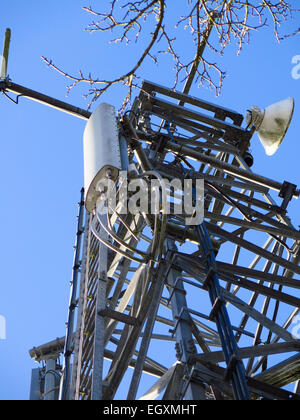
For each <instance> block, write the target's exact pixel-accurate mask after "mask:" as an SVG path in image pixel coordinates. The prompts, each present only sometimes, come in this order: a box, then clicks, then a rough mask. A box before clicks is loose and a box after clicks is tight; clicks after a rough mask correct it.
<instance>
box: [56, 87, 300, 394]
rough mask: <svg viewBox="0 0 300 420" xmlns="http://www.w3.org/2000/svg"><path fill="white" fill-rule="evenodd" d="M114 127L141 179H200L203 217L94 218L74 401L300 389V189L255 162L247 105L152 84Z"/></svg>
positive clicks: (86, 245) (86, 251)
mask: <svg viewBox="0 0 300 420" xmlns="http://www.w3.org/2000/svg"><path fill="white" fill-rule="evenodd" d="M183 105H185V106H183ZM118 124H119V132H120V137H122V138H124V139H125V140H126V145H127V152H128V163H129V164H131V168H132V165H133V164H134V167H135V169H136V173H135V176H137V177H140V178H141V177H144V178H145V179H147V181H148V182H149V180H150V179H151V178H153V177H154V178H155V177H156V178H158V177H161V178H164V179H168V180H172V179H175V178H176V179H181V180H182V181H184V179H186V178H187V176H189V177H190V178H193V179H203V180H204V191H205V194H204V207H205V217H204V222H203V223H202V224H201V225H200V226H189V225H187V224H186V223H185V216H186V215H184V214H183V215H182V214H181V215H178V214H170V215H167V216H166V215H164V213H163V212H159V213H157V214H156V215H151V213H150V212H149V213H143V214H141V213H140V214H135V215H133V214H130V213H128V214H127V215H125V216H123V215H122V216H121V215H120V214H119V213H118V212H117V211H116V212H115V213H114V214H113V215H111V216H109V217H108V218H107V217H106V216H105V215H104V216H101V219H96V215H92V214H88V213H87V214H86V220H85V226H82V227H81V228H79V229H80V233H82V232H83V230H84V238H83V247H82V251H80V249H81V248H80V247H77V251H78V252H79V253H81V260H82V261H81V269H80V272H81V275H80V287H79V288H78V289H79V290H78V296H77V298H76V296H75V301H74V302H76V303H75V305H74V302H73V303H72V299H71V304H70V311H72V313H73V312H74V310H75V306H76V304H78V317H77V327H76V328H75V329H74V331H73V326H72V328H71V330H70V325H72V323H71V324H69V329H68V334H67V337H72V345H70V346H69V347H70V348H68V346H67V345H66V344H65V352H64V353H65V366H69V363H70V360H69V359H70V357H71V354H72V352H73V359H72V372H70V373H68V374H66V369H64V374H63V379H62V384H63V385H62V388H64V389H65V390H67V391H68V392H67V394H68V398H69V399H76V400H77V399H79V400H100V399H106V400H112V399H114V398H120V395H121V397H122V399H124V398H127V399H129V400H134V399H137V398H142V399H153V398H156V397H158V396H160V398H163V399H167V400H182V399H191V400H204V399H217V400H219V399H249V398H252V399H257V398H266V399H300V397H299V395H298V392H297V389H296V390H295V393H293V392H291V391H287V390H286V389H284V387H285V386H286V385H288V384H291V383H293V382H296V381H298V380H299V379H300V356H299V349H300V344H299V343H300V342H299V340H297V339H295V338H294V337H293V336H292V334H291V332H290V331H289V329H290V326H291V324H292V322H293V320H294V319H295V317H296V316H297V314H298V313H299V310H300V296H299V288H300V281H299V279H297V278H295V275H299V274H300V267H299V255H300V254H299V244H300V242H299V241H300V233H299V231H298V230H297V229H295V228H294V227H293V225H292V224H291V221H290V219H289V217H288V216H287V206H288V203H289V201H290V200H291V199H292V198H293V197H297V196H299V190H297V188H296V186H295V185H293V184H290V183H288V182H286V181H285V182H283V183H281V182H277V181H274V180H272V179H269V178H266V177H264V176H261V175H258V174H255V173H253V172H252V171H251V169H250V168H249V167H248V165H247V163H246V156H247V155H246V153H247V151H248V148H249V144H250V140H251V137H252V135H253V130H249V129H247V128H243V127H242V124H243V116H242V115H240V114H239V113H238V112H235V111H232V110H229V109H225V108H222V107H219V106H216V105H213V104H210V103H207V102H205V101H201V100H199V99H197V98H194V97H191V96H187V95H185V94H182V93H179V92H174V91H172V90H169V89H167V88H164V87H162V86H158V85H156V84H154V83H150V82H146V81H145V82H144V84H143V89H142V91H141V94H140V96H139V97H138V98H136V100H135V102H134V105H133V108H132V110H131V111H130V112H129V113H127V114H126V115H125V116H124V117H123V118H122V119H120V120H119V121H118ZM119 182H121V181H120V180H118V181H117V184H118V185H119ZM273 191H275V192H276V194H279V196H280V197H281V198H282V200H281V201H282V202H280V203H279V204H277V203H276V202H275V200H274V199H273V198H272V193H273ZM170 195H171V192H170ZM175 195H176V192H175ZM176 197H177V200H178V199H179V200H180V197H181V199H182V195H180V194H177V196H176ZM173 198H174V197H173ZM173 205H174V200H173ZM82 209H83V203H81V210H82ZM82 217H83V216H81V218H82ZM81 220H82V219H81ZM80 223H81V222H80ZM80 223H79V224H80ZM141 256H143V258H142V257H141ZM74 267H75V270H76V269H78V268H79V267H78V265H76V264H75V266H74ZM73 294H74V292H73ZM75 295H76V292H75ZM73 332H74V334H73ZM174 346H175V350H176V351H175V352H174ZM290 352H292V353H293V354H292V357H290V355H289V354H288V353H290ZM148 378H150V379H148ZM147 388H149V390H148V391H145V390H146V389H147ZM65 397H66V394H65Z"/></svg>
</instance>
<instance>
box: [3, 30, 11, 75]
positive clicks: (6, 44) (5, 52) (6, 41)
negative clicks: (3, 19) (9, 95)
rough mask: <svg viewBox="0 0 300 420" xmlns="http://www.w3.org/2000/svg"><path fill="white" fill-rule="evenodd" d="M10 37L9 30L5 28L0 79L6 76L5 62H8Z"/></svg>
mask: <svg viewBox="0 0 300 420" xmlns="http://www.w3.org/2000/svg"><path fill="white" fill-rule="evenodd" d="M10 37H11V30H10V29H9V28H7V29H6V31H5V38H4V47H3V54H2V63H1V73H0V79H5V78H6V75H7V62H8V54H9V44H10Z"/></svg>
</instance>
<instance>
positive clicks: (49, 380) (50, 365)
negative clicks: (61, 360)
mask: <svg viewBox="0 0 300 420" xmlns="http://www.w3.org/2000/svg"><path fill="white" fill-rule="evenodd" d="M57 382H58V381H57V371H56V359H48V360H47V362H46V373H45V388H44V400H45V401H49V400H51V401H53V400H55V399H56V398H55V397H56V395H55V394H56V393H57V391H58V387H57V385H56V384H57Z"/></svg>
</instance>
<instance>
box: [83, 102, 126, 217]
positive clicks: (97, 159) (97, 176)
mask: <svg viewBox="0 0 300 420" xmlns="http://www.w3.org/2000/svg"><path fill="white" fill-rule="evenodd" d="M83 151H84V153H83V155H84V188H85V194H86V196H85V205H86V208H87V210H88V211H89V212H91V213H92V212H93V210H94V209H95V208H96V202H97V199H98V198H99V196H100V192H99V188H98V185H99V182H100V181H101V180H103V179H106V178H110V179H112V180H113V181H115V180H116V178H117V177H118V175H119V171H120V170H121V168H122V165H121V155H120V143H119V131H118V126H117V119H116V115H115V108H114V107H113V106H112V105H108V104H104V103H102V104H100V105H99V106H98V108H96V110H95V111H94V112H93V113H92V115H91V117H90V118H89V120H88V123H87V125H86V128H85V131H84V136H83Z"/></svg>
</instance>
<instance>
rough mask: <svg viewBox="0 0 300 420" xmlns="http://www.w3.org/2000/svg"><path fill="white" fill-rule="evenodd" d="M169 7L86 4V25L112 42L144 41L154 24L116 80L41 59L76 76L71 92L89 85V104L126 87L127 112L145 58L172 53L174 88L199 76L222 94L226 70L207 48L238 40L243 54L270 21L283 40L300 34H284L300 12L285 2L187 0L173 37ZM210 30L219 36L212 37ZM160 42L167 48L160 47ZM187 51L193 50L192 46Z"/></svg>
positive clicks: (164, 1) (141, 0) (143, 2)
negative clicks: (186, 44) (184, 40)
mask: <svg viewBox="0 0 300 420" xmlns="http://www.w3.org/2000/svg"><path fill="white" fill-rule="evenodd" d="M106 3H108V2H106ZM168 6H169V7H172V0H152V1H151V0H132V1H128V0H112V1H111V2H110V7H109V8H108V10H107V11H105V10H104V9H105V6H101V9H102V10H101V11H100V12H97V11H95V10H94V9H92V7H90V6H89V7H84V10H85V11H86V12H87V13H89V14H90V15H91V16H93V18H94V20H92V22H91V23H90V24H89V25H88V27H87V28H86V29H87V30H88V31H89V32H100V33H106V32H109V33H111V34H112V39H111V42H119V43H123V42H125V43H126V44H129V43H130V42H131V41H132V39H134V41H135V42H136V43H138V42H140V43H143V44H144V42H145V41H144V39H145V38H146V36H145V34H143V36H141V34H142V32H143V31H147V30H148V31H149V27H150V41H149V42H148V44H146V46H145V45H143V47H142V50H143V51H142V53H141V55H140V57H139V59H138V60H137V62H136V63H135V65H133V66H132V67H131V69H130V70H129V71H127V72H126V73H125V74H123V75H120V76H118V77H116V78H115V79H112V80H107V79H104V78H103V79H100V78H95V77H92V75H91V74H89V75H88V76H85V75H84V74H83V73H82V71H79V76H77V77H76V76H73V75H70V74H69V73H67V72H65V71H63V70H61V69H60V68H59V67H57V66H56V65H54V64H53V62H52V60H48V59H46V58H45V57H42V59H43V60H44V61H45V62H46V63H47V64H48V65H49V66H50V67H51V68H53V69H54V70H56V71H58V72H59V73H60V74H62V75H63V76H65V77H66V78H68V79H70V80H71V82H72V83H71V84H70V85H69V86H68V87H67V89H68V93H69V92H70V90H71V89H72V88H74V87H75V86H77V85H78V84H79V83H87V84H89V86H90V88H89V90H88V92H87V94H86V97H90V98H91V99H90V103H89V107H90V106H91V105H92V103H94V102H95V101H96V100H97V99H98V98H99V97H100V96H101V95H102V94H103V93H105V92H106V91H107V90H108V89H109V88H110V87H112V86H113V85H116V84H119V83H122V84H124V85H125V86H127V96H126V98H125V100H124V102H123V106H122V110H125V108H126V106H127V105H128V104H130V100H131V97H132V92H133V89H134V88H138V87H140V85H139V79H140V74H141V71H142V67H143V64H144V62H145V60H146V58H150V59H151V60H153V61H154V62H155V63H159V57H158V56H159V55H160V54H166V55H169V56H170V57H172V59H173V60H174V62H175V65H174V68H173V70H174V73H175V77H174V88H175V87H176V86H177V84H178V83H179V82H183V81H185V82H186V85H185V91H188V90H189V89H190V87H191V82H192V81H193V80H196V81H197V82H198V83H199V84H201V85H204V86H208V87H210V88H213V89H215V91H216V94H219V93H220V89H221V87H222V84H223V80H224V77H225V73H224V71H223V70H222V69H221V68H220V67H219V65H218V64H216V63H213V62H210V61H208V59H207V58H206V53H204V48H205V47H206V48H207V49H208V50H210V51H211V52H212V53H214V54H217V55H222V54H223V52H224V49H225V48H226V47H227V46H228V45H229V44H231V43H232V42H235V43H236V45H237V53H238V54H239V53H240V51H241V49H242V47H243V45H244V44H247V43H249V41H250V35H251V32H253V31H258V30H260V29H261V28H264V27H269V26H270V25H271V26H272V28H273V33H274V36H275V38H276V40H277V41H278V42H279V41H281V40H282V39H285V38H287V37H290V36H294V35H296V34H298V33H299V32H300V29H299V28H298V29H297V30H294V31H293V32H292V33H284V34H283V35H280V34H279V29H280V27H281V25H282V24H283V23H284V22H287V21H290V20H292V19H293V17H294V16H295V15H297V16H299V10H298V9H294V8H293V7H292V6H291V4H290V3H288V2H287V1H284V0H269V1H267V0H187V5H186V8H185V10H186V12H185V14H184V16H179V15H178V18H177V23H176V26H175V28H176V34H178V37H177V36H174V25H173V24H171V20H170V18H169V16H168ZM173 7H174V3H173ZM146 23H147V24H146ZM184 29H188V30H189V33H190V34H191V37H192V38H191V45H193V46H194V49H195V53H194V54H193V55H192V56H191V57H188V54H186V51H184V52H182V51H181V50H180V47H178V45H177V43H178V38H180V35H181V34H182V32H181V31H182V30H184ZM211 33H213V34H214V35H213V36H212V37H211V38H209V35H210V34H211ZM113 35H115V36H114V37H113ZM148 36H149V32H148ZM158 45H162V46H163V47H162V48H159V49H158ZM187 50H189V51H190V48H188V49H187ZM181 75H183V76H182V77H181Z"/></svg>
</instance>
